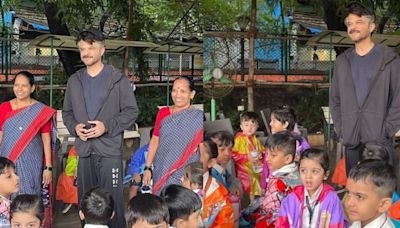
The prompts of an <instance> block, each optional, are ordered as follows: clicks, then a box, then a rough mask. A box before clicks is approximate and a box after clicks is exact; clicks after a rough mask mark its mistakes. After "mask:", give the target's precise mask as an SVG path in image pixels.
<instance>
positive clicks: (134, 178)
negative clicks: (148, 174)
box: [132, 173, 142, 183]
mask: <svg viewBox="0 0 400 228" xmlns="http://www.w3.org/2000/svg"><path fill="white" fill-rule="evenodd" d="M132 180H135V182H136V183H140V182H142V178H141V177H140V175H139V174H137V173H134V174H133V178H132Z"/></svg>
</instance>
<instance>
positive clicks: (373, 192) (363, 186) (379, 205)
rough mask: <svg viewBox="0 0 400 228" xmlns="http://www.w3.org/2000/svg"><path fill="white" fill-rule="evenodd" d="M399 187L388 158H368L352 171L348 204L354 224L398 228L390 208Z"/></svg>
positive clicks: (352, 227)
mask: <svg viewBox="0 0 400 228" xmlns="http://www.w3.org/2000/svg"><path fill="white" fill-rule="evenodd" d="M395 188H396V176H395V172H394V169H393V167H392V166H391V165H389V164H388V163H387V162H385V161H380V160H365V161H362V162H360V163H359V164H357V165H356V166H355V167H353V168H352V169H351V170H350V172H349V175H348V178H347V183H346V189H347V190H348V193H347V199H346V200H345V208H346V210H347V212H348V217H349V220H350V221H352V222H353V224H352V225H351V228H361V227H363V228H375V227H380V228H394V227H395V225H394V224H393V222H392V221H391V219H390V218H389V217H388V216H387V214H386V212H387V211H388V209H389V208H390V206H391V204H392V195H393V193H394V191H395Z"/></svg>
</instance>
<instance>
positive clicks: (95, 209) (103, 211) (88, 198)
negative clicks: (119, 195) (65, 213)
mask: <svg viewBox="0 0 400 228" xmlns="http://www.w3.org/2000/svg"><path fill="white" fill-rule="evenodd" d="M119 203H121V202H119ZM80 208H81V209H80V211H79V217H80V219H81V220H85V223H86V224H85V226H84V228H96V227H98V228H100V227H108V224H109V223H110V220H111V219H112V218H113V217H114V199H113V198H112V196H111V194H110V193H108V192H107V191H106V190H104V189H101V188H98V187H96V188H92V189H91V190H89V191H88V192H86V193H85V194H84V195H83V198H82V200H81V202H80Z"/></svg>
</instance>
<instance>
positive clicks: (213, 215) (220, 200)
mask: <svg viewBox="0 0 400 228" xmlns="http://www.w3.org/2000/svg"><path fill="white" fill-rule="evenodd" d="M202 167H203V165H202V163H201V162H193V163H190V164H188V165H187V166H186V167H185V171H184V176H183V178H182V185H183V186H184V187H186V188H189V189H192V190H193V191H194V192H196V193H197V194H198V195H199V196H200V198H201V199H202V202H203V208H202V221H203V225H204V227H216V228H222V227H223V228H229V227H232V228H233V227H234V223H235V221H234V220H235V218H234V211H233V208H232V205H231V202H230V199H229V196H228V191H227V190H226V188H225V187H224V186H223V185H222V184H220V183H219V182H218V181H217V180H216V179H215V178H213V177H212V176H210V174H209V170H208V169H206V170H204V169H203V168H202Z"/></svg>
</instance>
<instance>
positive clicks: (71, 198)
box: [56, 146, 78, 214]
mask: <svg viewBox="0 0 400 228" xmlns="http://www.w3.org/2000/svg"><path fill="white" fill-rule="evenodd" d="M77 169H78V157H77V154H76V149H75V146H72V147H71V149H70V150H69V152H68V158H67V165H66V166H65V169H64V172H62V173H61V174H60V177H59V178H58V181H57V191H56V200H61V201H63V202H64V204H65V208H64V209H63V210H62V212H61V213H63V214H66V213H67V212H68V211H69V209H71V207H72V205H73V204H76V205H77V204H78V188H77V187H76V171H77Z"/></svg>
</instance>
